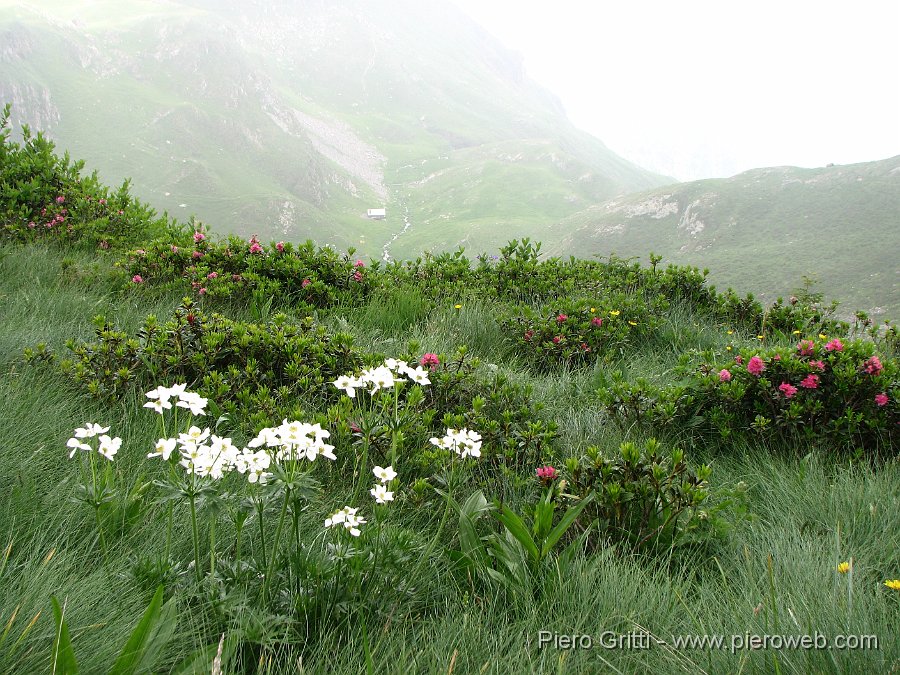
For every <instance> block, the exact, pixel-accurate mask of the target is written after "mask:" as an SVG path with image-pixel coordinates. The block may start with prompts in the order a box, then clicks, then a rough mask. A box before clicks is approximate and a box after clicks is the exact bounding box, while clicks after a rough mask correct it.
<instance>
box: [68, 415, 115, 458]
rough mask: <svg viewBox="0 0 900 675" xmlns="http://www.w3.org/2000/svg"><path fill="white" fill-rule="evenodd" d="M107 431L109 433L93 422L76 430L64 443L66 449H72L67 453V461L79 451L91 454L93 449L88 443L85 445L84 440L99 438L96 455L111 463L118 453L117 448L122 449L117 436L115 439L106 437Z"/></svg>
mask: <svg viewBox="0 0 900 675" xmlns="http://www.w3.org/2000/svg"><path fill="white" fill-rule="evenodd" d="M107 431H109V427H102V426H100V425H99V424H94V423H93V422H88V423H87V424H85V425H84V427H80V428H78V429H76V430H75V435H74V436H73V437H72V438H70V439H69V440H68V441H66V447H67V448H71V449H72V452H70V453H69V459H71V458H72V457H74V456H75V453H76V452H78V451H79V450H84V451H85V452H91V451H92V450H93V449H94V448H93V447H92V446H91V445H89V444H88V443H85V439H88V438H94V437H95V436H99V437H100V438H99V441H100V445H99V446H98V447H97V453H98V454H100V455H102V456H103V457H105V458H106V459H108V460H109V461H112V460H113V458H114V457H115V456H116V453H117V452H118V451H119V448H120V447H122V439H121V438H119V437H118V436H116V437H115V438H111V437H109V436H107V435H106V432H107Z"/></svg>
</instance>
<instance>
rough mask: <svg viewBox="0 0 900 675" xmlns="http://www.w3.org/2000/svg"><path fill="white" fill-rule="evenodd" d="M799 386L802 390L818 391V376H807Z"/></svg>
mask: <svg viewBox="0 0 900 675" xmlns="http://www.w3.org/2000/svg"><path fill="white" fill-rule="evenodd" d="M800 386H801V387H803V388H804V389H818V388H819V376H818V375H807V376H806V377H804V378H803V380H801V382H800Z"/></svg>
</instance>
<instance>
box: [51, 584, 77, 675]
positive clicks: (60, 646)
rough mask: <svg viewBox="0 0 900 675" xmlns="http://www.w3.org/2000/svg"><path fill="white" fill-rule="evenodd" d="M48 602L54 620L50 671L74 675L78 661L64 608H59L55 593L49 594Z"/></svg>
mask: <svg viewBox="0 0 900 675" xmlns="http://www.w3.org/2000/svg"><path fill="white" fill-rule="evenodd" d="M50 602H51V603H52V605H53V618H54V620H55V621H56V635H55V636H54V638H53V654H52V658H51V666H50V672H51V673H52V674H53V675H74V674H76V673H78V663H77V662H76V661H75V652H74V650H73V649H72V640H71V638H70V637H69V627H68V626H67V625H66V619H65V609H63V608H60V606H59V600H57V599H56V596H55V595H51V596H50Z"/></svg>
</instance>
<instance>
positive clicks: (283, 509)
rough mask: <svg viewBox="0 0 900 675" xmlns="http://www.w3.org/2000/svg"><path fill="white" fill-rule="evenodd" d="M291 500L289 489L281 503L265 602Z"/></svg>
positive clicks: (265, 586) (264, 591) (269, 566)
mask: <svg viewBox="0 0 900 675" xmlns="http://www.w3.org/2000/svg"><path fill="white" fill-rule="evenodd" d="M290 498H291V490H290V488H288V489H287V490H285V493H284V501H283V502H282V503H281V514H280V515H279V516H278V527H276V528H275V543H274V544H273V546H272V557H271V559H270V560H269V565H268V567H266V578H265V580H264V581H263V602H265V601H266V600H267V599H268V590H269V581H270V580H271V578H272V572H273V571H274V567H275V559H276V558H277V557H278V545H279V544H280V543H281V531H282V530H283V529H284V519H285V516H287V506H288V501H290Z"/></svg>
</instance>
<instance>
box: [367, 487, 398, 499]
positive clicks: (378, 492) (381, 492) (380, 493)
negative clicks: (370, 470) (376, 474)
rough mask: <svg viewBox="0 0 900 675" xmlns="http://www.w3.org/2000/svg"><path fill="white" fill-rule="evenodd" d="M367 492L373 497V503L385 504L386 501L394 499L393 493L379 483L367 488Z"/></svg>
mask: <svg viewBox="0 0 900 675" xmlns="http://www.w3.org/2000/svg"><path fill="white" fill-rule="evenodd" d="M369 494H370V495H372V496H373V497H374V498H375V503H377V504H386V503H387V502H392V501H394V493H393V492H389V491H388V489H387V487H385V486H384V485H382V484H381V483H379V484H377V485H376V486H375V487H373V488H372V489H371V490H369Z"/></svg>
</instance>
